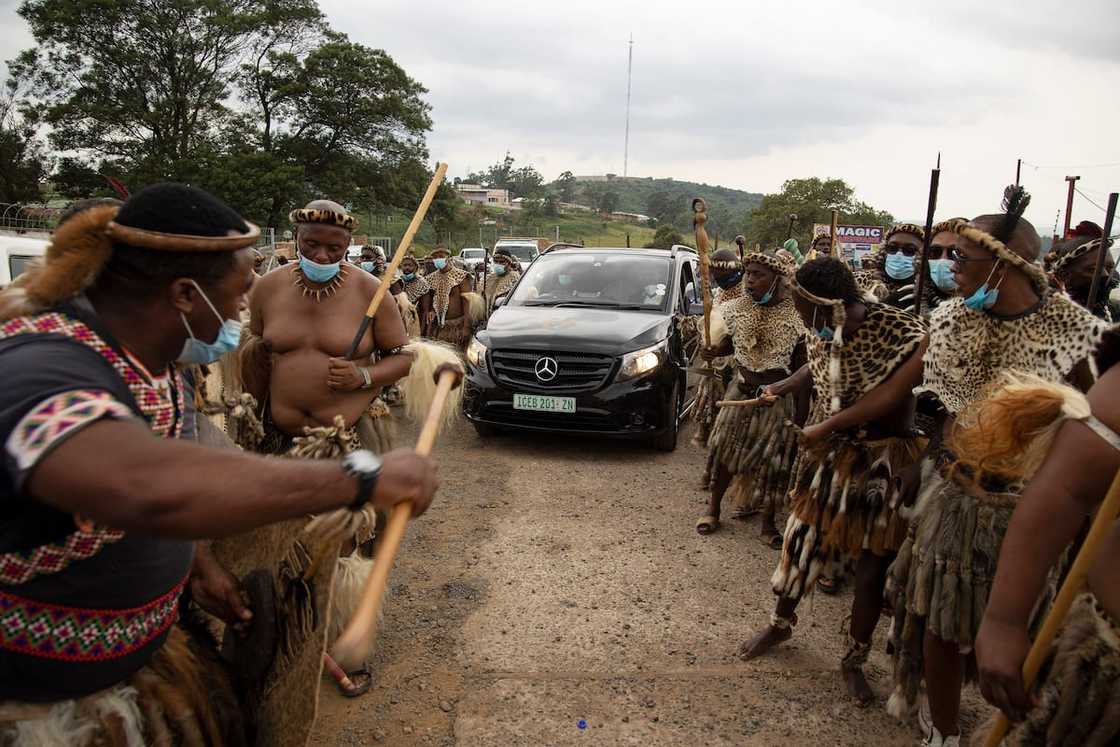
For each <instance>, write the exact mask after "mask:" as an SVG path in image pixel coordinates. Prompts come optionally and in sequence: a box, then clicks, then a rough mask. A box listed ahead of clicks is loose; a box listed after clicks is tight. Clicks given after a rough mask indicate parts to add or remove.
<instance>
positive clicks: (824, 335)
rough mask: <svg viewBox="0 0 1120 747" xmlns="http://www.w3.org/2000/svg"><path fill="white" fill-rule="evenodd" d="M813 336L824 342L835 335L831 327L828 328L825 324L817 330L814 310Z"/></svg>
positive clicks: (814, 310) (814, 311)
mask: <svg viewBox="0 0 1120 747" xmlns="http://www.w3.org/2000/svg"><path fill="white" fill-rule="evenodd" d="M813 334H815V335H816V336H817V337H819V338H821V339H822V340H824V341H826V342H827V341H829V340H831V339H832V336H833V335H834V334H835V333H834V332H833V331H832V327H830V326H828V325H827V324H826V325H824V326H823V327H821V328H820V329H817V310H816V308H814V309H813Z"/></svg>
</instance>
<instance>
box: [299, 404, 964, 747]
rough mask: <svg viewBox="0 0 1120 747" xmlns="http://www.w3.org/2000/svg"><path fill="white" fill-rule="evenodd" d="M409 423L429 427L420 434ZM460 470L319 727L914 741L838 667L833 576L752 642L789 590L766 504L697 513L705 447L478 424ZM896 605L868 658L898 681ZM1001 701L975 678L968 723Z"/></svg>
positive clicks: (702, 739) (604, 737) (360, 739)
mask: <svg viewBox="0 0 1120 747" xmlns="http://www.w3.org/2000/svg"><path fill="white" fill-rule="evenodd" d="M406 438H411V435H407V436H406ZM438 452H439V457H440V461H441V464H442V474H443V488H442V490H441V493H440V496H439V498H438V499H437V503H436V505H435V506H434V507H433V508H432V510H431V511H429V512H428V514H427V515H425V516H424V517H423V518H421V519H420V520H419V521H417V522H415V523H414V524H413V525H411V526H410V528H409V534H408V537H407V539H406V541H405V544H404V546H403V548H402V551H401V557H400V560H399V563H398V566H397V569H396V571H395V572H394V574H393V576H392V579H391V582H390V584H391V591H392V596H391V597H390V599H389V600H388V603H387V609H386V618H385V624H384V627H383V632H382V635H381V637H380V640H379V644H378V645H379V651H378V653H377V674H376V677H377V680H376V684H375V687H374V689H373V690H372V691H371V692H370V693H369V694H368V695H366V696H365V697H363V698H359V699H356V700H346V699H344V698H342V697H340V696H339V695H338V694H337V693H336V692H335V691H334V689H333V687H331V686H329V685H327V684H326V683H324V687H323V693H324V694H323V697H322V699H321V703H320V716H319V721H318V725H317V728H316V734H315V736H314V738H313V739H312V743H313V744H315V745H360V744H376V743H384V744H392V745H454V744H458V745H538V744H539V745H575V744H597V745H614V744H641V745H741V744H784V745H791V744H817V745H833V744H851V745H868V744H891V745H895V744H898V745H902V744H915V743H916V742H917V737H916V736H915V732H912V731H911V730H909V729H908V728H905V727H903V726H900V725H899V724H898V723H897V722H895V721H894V720H893V719H892V718H891V717H890V716H888V715H887V714H886V712H885V711H884V710H883V708H882V704H881V703H880V704H879V705H877V706H874V707H871V708H868V709H866V710H859V709H857V708H855V707H854V706H852V705H851V704H850V703H849V701H848V700H847V698H846V695H845V692H844V690H843V686H842V685H841V683H840V679H839V674H838V671H837V667H838V662H839V658H840V655H841V653H842V650H841V649H842V646H843V637H842V635H841V632H840V625H841V621H842V620H843V618H844V616H845V614H846V612H847V609H848V606H849V604H850V597H848V596H847V595H842V596H840V597H836V598H832V597H827V596H824V595H821V594H818V595H816V597H815V599H814V600H812V602H806V603H805V604H804V605H803V606H802V611H801V619H802V622H801V624H800V625H799V626H798V629H797V632H796V634H795V637H794V639H793V640H792V641H790V642H789V643H787V644H786V645H785V646H784V647H782V648H781V649H780V650H778V651H777V652H775V653H774V654H772V655H771V656H769V657H766V658H763V659H762V660H759V661H754V662H750V663H744V662H741V661H739V659H738V658H737V656H736V652H737V650H738V647H739V644H740V643H741V642H742V641H743V640H744V638H745V637H746V636H747V635H748V634H749V632H750V631H752V630H755V629H757V628H758V627H760V626H762V625H764V624H766V622H767V620H768V619H769V615H770V612H771V610H772V606H773V596H772V594H771V592H770V590H769V585H768V579H769V577H770V573H771V571H772V570H773V564H774V561H775V558H776V551H773V550H769V549H767V548H765V547H764V546H763V545H762V544H760V543H759V542H758V541H757V540H756V539H755V535H756V532H757V527H756V526H755V524H753V523H749V524H748V523H742V522H738V521H728V522H725V523H724V525H723V527H722V528H721V530H720V531H719V532H718V533H717V534H715V535H712V536H710V537H700V536H699V535H697V534H696V532H695V530H694V529H693V524H694V522H695V519H696V517H698V516H699V515H700V512H701V510H702V508H703V506H704V502H703V493H702V491H701V490H700V489H699V485H698V483H699V475H700V470H701V467H702V464H703V458H704V457H703V454H702V452H701V451H700V450H699V449H697V448H696V447H694V446H692V445H691V444H688V443H686V442H685V439H684V438H682V442H681V446H680V448H678V450H677V451H676V452H675V453H673V454H659V453H656V452H651V451H648V450H645V449H643V448H641V447H638V446H630V445H626V444H621V443H615V442H610V441H597V440H590V439H575V438H558V437H539V436H509V435H507V436H501V437H497V438H493V439H487V440H485V441H483V440H480V439H479V438H478V437H477V436H476V435H475V434H474V431H473V430H471V429H470V428H469V427H467V426H465V425H463V424H460V425H459V426H457V427H456V428H455V430H454V431H453V432H451V433H449V434H446V435H445V436H444V437H443V438H442V441H441V444H440V446H439V447H438ZM885 636H886V630H885V623H880V627H879V630H878V631H877V635H876V644H877V645H876V651H875V653H874V654H873V655H872V658H871V661H870V664H869V668H868V672H869V679H871V681H872V686H873V687H874V688H875V690H876V692H877V693H878V694H879V695H880V696H881V698H882V699H885V697H886V694H887V692H888V688H889V684H890V676H889V671H890V670H889V663H890V662H889V659H888V658H887V657H886V656H885V654H883V653H882V645H881V644H882V642H883V640H884V638H885ZM985 713H986V711H984V709H982V708H981V704H980V703H979V702H978V700H977V698H976V697H975V696H974V695H969V696H968V697H967V698H966V702H965V709H964V718H965V720H966V730H967V728H968V727H969V726H971V725H973V724H975V723H976V721H977V720H978V719H979V718H981V717H982V716H983V715H984V714H985Z"/></svg>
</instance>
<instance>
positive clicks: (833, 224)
mask: <svg viewBox="0 0 1120 747" xmlns="http://www.w3.org/2000/svg"><path fill="white" fill-rule="evenodd" d="M839 220H840V211H838V210H833V211H832V220H831V221H830V222H829V230H830V231H831V232H832V242H831V243H830V244H829V245H828V253H829V254H831V255H832V256H833V257H835V256H836V231H837V223H838V222H839Z"/></svg>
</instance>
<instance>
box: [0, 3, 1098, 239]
mask: <svg viewBox="0 0 1120 747" xmlns="http://www.w3.org/2000/svg"><path fill="white" fill-rule="evenodd" d="M320 3H321V7H322V8H323V10H324V11H325V12H326V14H327V16H328V18H329V20H330V22H331V23H332V25H333V26H334V27H335V28H336V29H339V30H342V31H345V32H346V33H348V34H349V35H350V37H351V38H352V39H354V40H355V41H359V42H362V43H364V44H368V45H371V46H375V47H381V48H384V49H386V50H387V51H388V52H389V53H390V54H391V55H393V56H394V57H395V58H396V60H397V61H398V62H399V63H400V64H401V65H402V66H403V67H404V68H405V69H406V70H407V71H408V72H409V74H411V75H412V76H413V77H414V78H416V79H417V80H419V81H420V82H421V83H423V84H424V85H425V86H426V87H427V88H428V89H429V91H430V93H429V94H428V101H429V102H430V103H431V104H432V108H433V112H432V114H433V119H434V123H435V126H434V129H433V131H432V133H431V135H430V138H429V145H430V149H431V152H432V157H433V158H436V159H440V160H445V161H447V162H448V163H449V164H450V167H451V174H452V175H461V176H462V175H465V174H466V173H467V171H468V170H479V169H482V168H484V167H486V166H487V165H489V164H491V163H493V162H495V161H497V160H499V159H500V158H501V157H502V156H504V155H505V152H506V151H507V150H508V151H509V152H510V153H511V154H512V155H513V156H514V157H515V158H516V159H517V160H518V162H520V163H532V164H533V165H535V166H536V167H537V168H538V169H539V170H540V171H541V172H542V173H543V174H544V175H545V177H546V178H548V179H552V178H555V177H556V176H557V175H558V174H559V173H560V172H562V171H564V170H571V171H573V172H575V173H576V174H597V173H605V172H612V173H619V174H621V173H622V170H623V136H624V127H625V113H626V56H627V39H628V37H629V35H630V34H631V33H633V36H634V74H633V93H632V108H631V130H630V161H629V173H630V175H631V176H653V177H668V176H672V177H676V178H678V179H689V180H694V181H703V182H708V183H710V184H722V185H726V186H730V187H737V188H741V189H746V190H750V191H756V192H770V191H776V190H777V189H779V188H780V187H781V184H782V182H783V181H784V180H786V179H790V178H796V177H807V176H820V177H841V178H843V179H845V180H847V181H848V182H849V183H850V184H852V185H853V186H854V187H855V188H856V192H857V195H858V196H859V197H860V198H861V199H864V200H866V201H868V202H870V203H871V204H873V205H875V206H876V207H879V208H883V209H886V210H889V211H890V212H892V213H894V214H895V215H896V216H897V217H899V218H900V219H912V220H917V219H922V218H924V216H925V206H926V199H927V189H928V186H929V170H930V169H931V168H932V167H933V165H934V161H935V159H936V156H937V152H938V151H939V150H940V151H941V153H942V173H941V198H940V202H939V208H938V217H939V218H944V217H950V216H953V215H958V214H961V215H966V216H972V215H975V214H978V213H982V212H991V211H993V210H994V209H996V208H997V207H998V203H999V198H1000V195H1001V192H1002V188H1003V186H1004V185H1006V184H1007V183H1009V182H1010V181H1013V180H1014V176H1015V159H1016V158H1023V159H1024V161H1025V162H1026V163H1025V164H1024V167H1023V181H1024V183H1025V184H1026V186H1027V188H1028V189H1029V190H1030V191H1031V192H1032V193H1033V195H1034V201H1033V202H1032V205H1031V208H1030V210H1029V211H1028V217H1029V218H1030V219H1031V221H1032V222H1033V223H1034V224H1035V226H1036V227H1037V228H1038V229H1039V231H1040V232H1042V233H1048V232H1050V231H1051V230H1053V225H1054V220H1055V216H1056V214H1057V212H1058V211H1059V210H1060V209H1061V210H1064V206H1065V189H1066V183H1065V181H1064V179H1063V177H1064V176H1066V175H1067V174H1077V175H1080V176H1081V177H1082V180H1081V182H1080V183H1079V186H1080V187H1081V189H1082V191H1084V192H1085V193H1086V194H1087V195H1088V197H1089V198H1091V199H1092V200H1094V201H1096V202H1097V203H1100V204H1101V205H1104V203H1105V198H1106V194H1107V193H1108V192H1109V191H1110V190H1120V132H1118V131H1117V130H1118V124H1120V97H1118V96H1117V95H1116V86H1117V83H1120V3H1118V2H1116V0H1066V1H1065V2H1061V3H1053V2H1049V3H1043V2H1041V1H1036V0H1019V1H1017V2H1011V1H1004V2H983V3H977V2H967V1H965V0H940V2H936V3H931V2H928V0H927V1H924V2H890V1H889V0H865V1H861V0H854V1H853V2H848V3H845V4H840V3H835V2H824V1H823V0H821V1H818V2H810V1H808V0H802V1H797V0H794V1H792V2H789V1H787V2H783V3H778V2H766V3H762V2H756V1H746V0H739V1H738V2H735V1H724V0H709V2H706V3H703V4H688V3H681V2H679V0H678V1H677V2H664V1H662V0H656V1H654V0H644V1H641V2H639V1H637V0H634V1H630V0H597V1H591V0H565V2H562V3H552V2H549V3H538V2H531V3H517V2H513V3H470V2H459V3H447V2H434V1H433V0H372V1H371V0H320ZM16 5H17V3H16V2H15V0H0V50H7V51H8V53H7V54H5V55H4V56H5V57H10V56H11V54H12V53H14V50H16V49H18V48H21V47H24V46H28V45H29V44H30V41H31V40H30V38H29V36H28V34H27V32H26V28H25V26H24V24H23V22H22V20H21V19H19V18H18V16H16V15H15V7H16ZM1027 164H1033V165H1037V166H1041V167H1045V168H1039V169H1037V170H1036V169H1035V168H1034V167H1033V166H1031V165H1027ZM1102 164H1108V165H1105V166H1102ZM1050 167H1054V168H1050ZM1074 204H1075V209H1074V220H1075V222H1076V221H1077V220H1080V219H1083V218H1089V219H1092V220H1096V221H1097V222H1098V223H1099V222H1103V210H1098V208H1096V207H1094V206H1093V205H1091V204H1090V203H1089V202H1088V201H1087V200H1086V199H1085V198H1083V197H1081V196H1080V195H1078V196H1077V197H1076V199H1075V203H1074Z"/></svg>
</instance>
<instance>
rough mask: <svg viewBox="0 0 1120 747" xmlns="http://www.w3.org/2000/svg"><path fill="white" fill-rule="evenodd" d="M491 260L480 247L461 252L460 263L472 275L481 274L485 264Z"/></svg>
mask: <svg viewBox="0 0 1120 747" xmlns="http://www.w3.org/2000/svg"><path fill="white" fill-rule="evenodd" d="M489 259H490V256H489V254H488V253H487V252H486V250H485V249H483V248H482V247H480V246H468V247H465V248H463V249H460V250H459V261H461V262H462V263H463V267H465V268H466V269H467V270H468V271H470V272H472V273H477V272H480V271H481V268H482V266H483V264H484V262H488V261H489Z"/></svg>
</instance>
